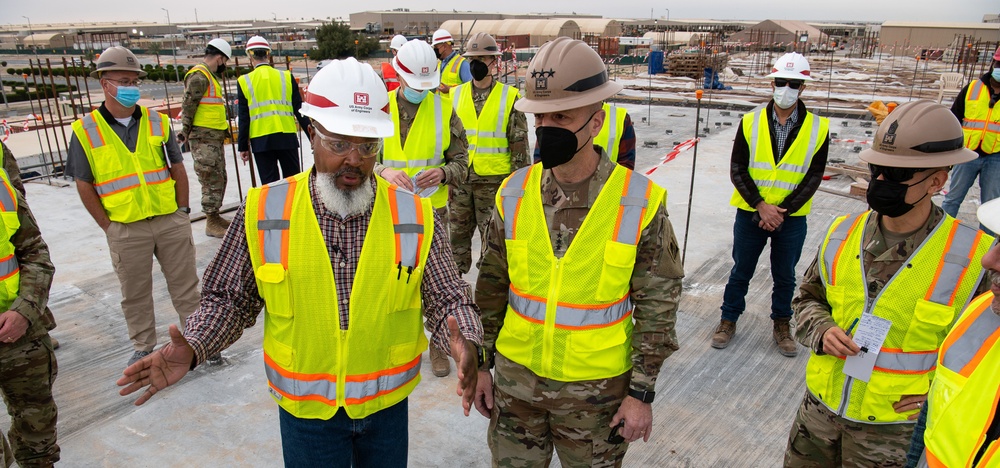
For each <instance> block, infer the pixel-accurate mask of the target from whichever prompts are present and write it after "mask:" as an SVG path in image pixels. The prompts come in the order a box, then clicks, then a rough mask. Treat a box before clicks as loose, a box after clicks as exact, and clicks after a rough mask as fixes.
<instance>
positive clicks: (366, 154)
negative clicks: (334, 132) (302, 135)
mask: <svg viewBox="0 0 1000 468" xmlns="http://www.w3.org/2000/svg"><path fill="white" fill-rule="evenodd" d="M313 133H315V134H316V135H317V136H319V143H320V146H322V147H323V148H324V149H326V150H327V151H329V152H331V153H333V154H335V155H336V156H338V157H341V158H346V157H347V155H348V154H350V153H351V150H355V151H357V152H358V155H360V156H361V159H371V158H374V157H375V156H377V155H378V153H379V151H381V150H382V140H378V141H366V142H363V143H351V142H349V141H346V140H341V139H339V138H334V137H331V136H326V135H324V134H322V133H320V132H319V131H315V132H313Z"/></svg>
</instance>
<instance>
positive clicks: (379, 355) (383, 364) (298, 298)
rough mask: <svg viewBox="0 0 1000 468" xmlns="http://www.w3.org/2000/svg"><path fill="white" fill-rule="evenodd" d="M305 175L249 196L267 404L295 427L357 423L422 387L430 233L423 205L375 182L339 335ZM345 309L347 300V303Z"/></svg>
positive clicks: (249, 235)
mask: <svg viewBox="0 0 1000 468" xmlns="http://www.w3.org/2000/svg"><path fill="white" fill-rule="evenodd" d="M311 172H312V171H311V170H307V171H305V172H302V173H300V174H297V175H295V176H292V177H289V178H287V179H283V180H279V181H277V182H274V183H272V184H269V185H265V186H263V187H260V188H255V189H251V190H250V192H249V193H248V194H247V205H246V225H245V229H246V234H247V245H248V248H249V252H250V261H251V263H252V264H253V269H254V276H255V277H256V280H257V289H258V291H259V292H260V296H261V297H262V298H263V299H264V302H265V303H266V305H267V307H266V309H265V314H264V364H265V367H264V370H265V373H266V374H267V380H268V385H269V390H270V392H271V396H272V397H273V398H274V399H275V401H277V403H278V404H279V405H280V406H281V407H282V408H284V409H285V410H286V411H288V412H289V413H291V414H292V415H293V416H295V417H297V418H305V419H330V418H331V417H333V415H334V414H335V413H336V412H337V409H338V408H340V407H343V408H344V409H345V410H346V411H347V414H348V415H349V416H350V417H351V418H352V419H360V418H364V417H366V416H368V415H370V414H372V413H375V412H376V411H379V410H381V409H384V408H388V407H390V406H392V405H394V404H396V403H398V402H400V401H401V400H403V399H404V398H406V396H407V395H409V394H410V392H411V391H412V390H413V388H414V387H416V385H417V383H418V382H420V354H421V353H422V352H423V351H424V350H425V349H427V338H426V337H425V336H424V329H423V320H422V315H421V296H420V284H421V281H422V279H423V274H424V267H425V265H426V261H427V255H428V253H429V252H430V245H431V239H432V238H433V234H434V212H433V210H432V209H431V207H430V204H429V203H428V202H427V200H421V199H419V198H417V197H415V196H414V195H413V194H411V193H409V192H407V191H405V190H403V189H400V188H398V187H396V186H390V185H389V183H388V182H386V181H385V180H383V179H381V178H376V181H377V185H378V188H377V189H376V195H375V205H374V208H373V211H372V218H371V222H370V224H369V225H368V231H367V232H366V233H365V239H364V247H362V249H361V257H360V259H359V261H358V269H357V271H356V274H355V276H354V283H353V285H352V287H351V298H350V299H352V300H351V302H350V321H349V324H348V329H347V330H341V329H340V321H339V319H338V317H339V309H338V304H340V302H341V300H340V299H341V298H338V297H337V288H336V286H335V283H334V278H333V271H332V269H331V267H330V255H329V253H328V251H327V247H326V241H324V239H323V234H322V233H321V232H320V228H319V223H318V221H317V219H316V214H315V212H314V211H313V204H312V199H311V197H310V195H309V174H310V173H311ZM343 300H347V298H343Z"/></svg>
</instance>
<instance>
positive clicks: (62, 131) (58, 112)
mask: <svg viewBox="0 0 1000 468" xmlns="http://www.w3.org/2000/svg"><path fill="white" fill-rule="evenodd" d="M45 66H46V68H48V69H49V84H51V85H52V100H53V101H55V103H56V116H58V117H59V134H62V141H63V147H65V148H66V149H67V150H68V149H69V141H68V140H67V139H66V126H65V125H63V117H62V109H60V106H59V92H58V90H56V77H55V75H54V74H53V73H52V60H50V59H48V58H46V59H45ZM39 68H41V67H39ZM42 81H43V82H44V79H43V80H42ZM52 132H53V133H55V132H56V129H55V128H53V129H52ZM56 148H57V149H58V150H59V152H58V154H59V165H60V166H62V165H64V164H65V162H64V160H63V155H62V148H60V147H59V138H58V134H57V135H56ZM53 163H55V161H53Z"/></svg>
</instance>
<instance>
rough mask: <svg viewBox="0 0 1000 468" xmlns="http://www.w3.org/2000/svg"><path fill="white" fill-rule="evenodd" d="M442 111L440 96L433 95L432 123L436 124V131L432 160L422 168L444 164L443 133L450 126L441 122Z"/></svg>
mask: <svg viewBox="0 0 1000 468" xmlns="http://www.w3.org/2000/svg"><path fill="white" fill-rule="evenodd" d="M442 110H443V109H441V95H440V94H435V95H434V122H435V123H437V129H435V130H436V131H435V132H434V135H435V138H434V159H431V161H432V162H431V163H428V164H424V166H437V165H440V164H444V154H442V153H443V152H444V133H445V132H447V131H448V130H446V129H447V128H448V127H449V126H450V125H449V124H450V122H445V121H443V120H442V117H441V115H442V113H443V112H442Z"/></svg>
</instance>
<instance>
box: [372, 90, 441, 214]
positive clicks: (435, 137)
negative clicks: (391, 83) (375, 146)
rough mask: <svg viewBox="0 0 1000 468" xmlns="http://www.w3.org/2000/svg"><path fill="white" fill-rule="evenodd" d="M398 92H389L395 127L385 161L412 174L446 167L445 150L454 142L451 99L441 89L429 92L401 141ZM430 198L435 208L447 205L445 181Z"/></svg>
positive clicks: (385, 148)
mask: <svg viewBox="0 0 1000 468" xmlns="http://www.w3.org/2000/svg"><path fill="white" fill-rule="evenodd" d="M397 95H399V93H398V92H392V93H389V114H391V115H392V123H393V125H394V126H395V131H394V132H393V133H392V136H391V137H387V138H386V139H385V147H384V148H383V150H382V164H383V165H384V166H386V167H388V168H391V169H396V170H400V171H403V172H405V173H406V175H407V176H410V177H413V176H415V175H416V174H417V173H418V172H420V171H423V170H426V169H431V168H435V167H444V164H445V161H444V152H445V151H447V150H448V148H449V147H450V146H451V112H452V109H451V101H450V100H448V99H443V98H442V97H441V95H440V94H438V93H428V94H427V97H426V98H425V99H424V100H423V101H422V102H421V103H420V107H418V108H417V116H416V117H415V118H414V119H413V121H412V122H411V124H410V125H411V126H410V132H409V133H408V134H407V135H406V142H405V143H404V144H400V139H399V104H398V103H397V102H396V96H397ZM430 199H431V203H432V204H433V205H434V208H441V207H443V206H445V205H447V204H448V186H447V185H445V184H441V185H440V186H439V187H438V189H437V191H436V192H434V194H433V195H431V197H430Z"/></svg>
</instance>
